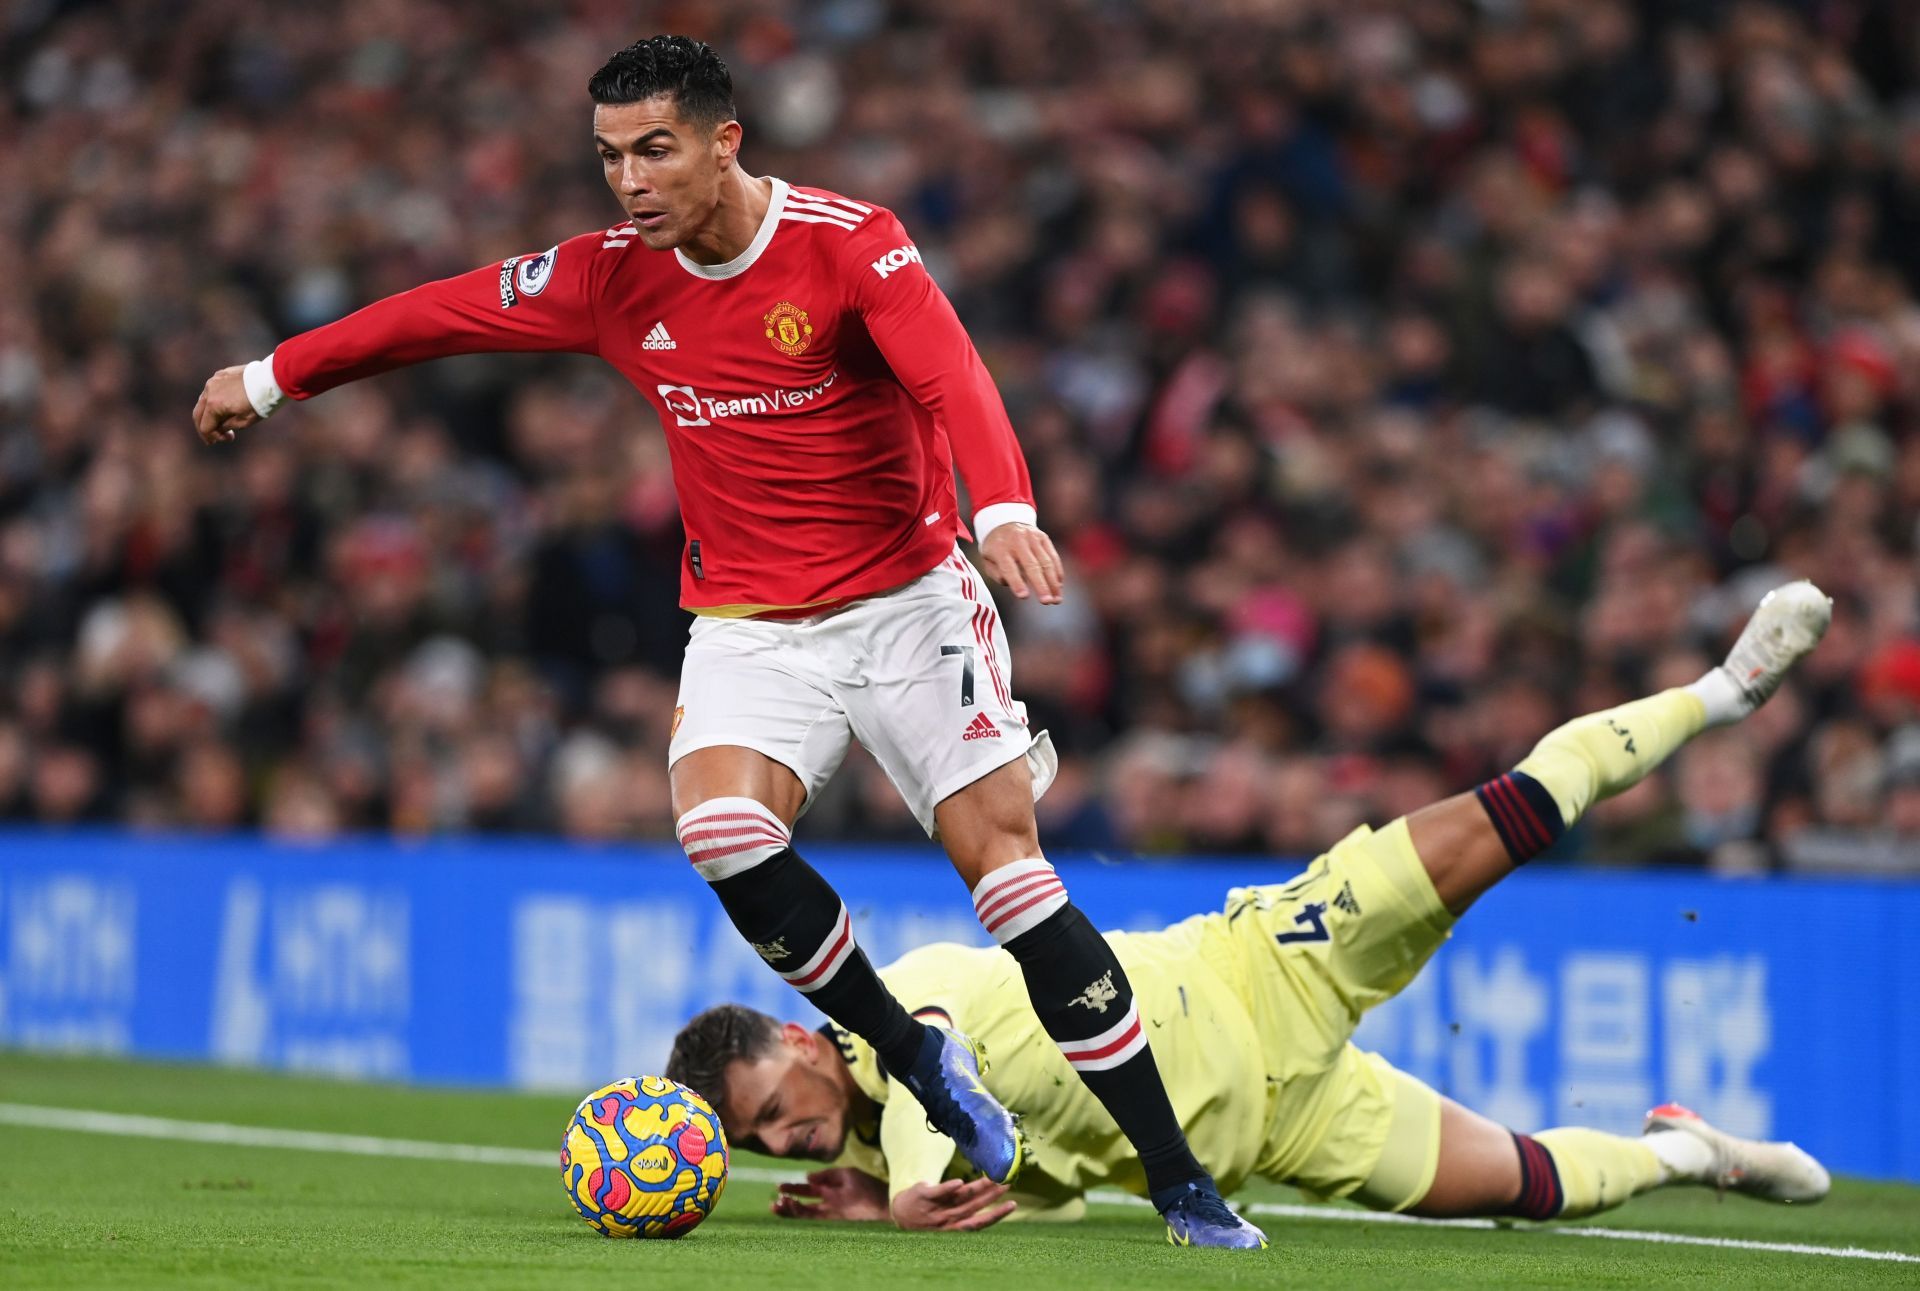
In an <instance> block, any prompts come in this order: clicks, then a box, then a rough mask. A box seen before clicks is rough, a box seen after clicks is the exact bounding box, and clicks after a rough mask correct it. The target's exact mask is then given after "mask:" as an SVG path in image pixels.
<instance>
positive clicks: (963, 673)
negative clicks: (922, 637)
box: [940, 646, 973, 708]
mask: <svg viewBox="0 0 1920 1291" xmlns="http://www.w3.org/2000/svg"><path fill="white" fill-rule="evenodd" d="M940 653H941V655H942V656H945V655H950V654H957V655H960V656H962V657H964V659H965V660H966V662H964V663H963V664H961V665H960V707H962V708H972V707H973V647H972V646H941V647H940Z"/></svg>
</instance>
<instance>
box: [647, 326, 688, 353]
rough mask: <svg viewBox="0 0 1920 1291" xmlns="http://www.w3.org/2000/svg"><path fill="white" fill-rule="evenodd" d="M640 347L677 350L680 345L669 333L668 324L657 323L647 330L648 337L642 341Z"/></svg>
mask: <svg viewBox="0 0 1920 1291" xmlns="http://www.w3.org/2000/svg"><path fill="white" fill-rule="evenodd" d="M640 348H641V349H643V350H677V349H679V348H680V346H679V343H678V342H676V341H675V340H674V339H673V338H672V337H671V336H668V335H667V325H666V324H665V323H655V324H654V325H653V327H652V328H651V329H650V330H649V331H648V332H647V339H645V340H644V341H641V342H640Z"/></svg>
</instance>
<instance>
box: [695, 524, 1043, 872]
mask: <svg viewBox="0 0 1920 1291" xmlns="http://www.w3.org/2000/svg"><path fill="white" fill-rule="evenodd" d="M1010 678H1011V669H1010V668H1009V666H1008V650H1007V634H1006V632H1005V631H1004V630H1003V629H1002V628H1001V626H1000V616H999V615H998V614H997V613H995V611H994V608H993V601H992V599H991V598H990V597H989V596H988V595H987V590H986V587H985V586H984V584H983V582H982V580H981V577H980V575H979V574H977V573H975V572H974V568H973V566H972V565H971V564H969V563H968V561H967V558H966V557H965V556H963V555H961V554H960V549H959V548H958V547H955V548H954V551H953V554H952V555H951V556H949V557H947V558H946V559H945V560H943V561H941V562H940V564H938V565H936V566H935V567H934V568H933V569H931V570H929V571H927V572H926V573H925V574H922V575H921V576H920V577H918V578H916V579H914V580H913V581H912V582H911V583H907V584H906V585H904V586H902V587H896V588H894V589H893V590H892V591H890V592H883V593H881V594H880V595H878V596H868V597H864V598H862V599H861V600H858V601H854V602H852V603H851V604H849V605H843V606H840V607H838V608H836V609H832V610H828V611H826V612H825V613H822V614H816V615H813V616H811V617H808V618H803V619H722V618H698V619H696V620H695V621H694V624H693V632H692V634H691V636H690V638H689V640H688V642H687V654H686V660H685V662H684V663H682V665H681V667H680V707H679V709H678V711H676V712H675V713H674V719H673V720H674V732H673V738H672V740H671V741H670V742H669V744H668V748H667V763H668V765H669V766H671V765H672V764H673V763H675V762H678V761H679V760H680V759H681V758H683V757H685V756H687V754H689V753H692V752H693V751H694V750H695V749H705V748H712V747H714V746H716V745H738V746H740V747H741V748H748V749H752V750H753V751H754V752H756V753H761V754H764V755H766V756H767V757H769V758H772V759H773V760H774V761H775V762H778V763H780V764H782V765H783V766H786V767H787V768H789V769H790V770H792V772H793V773H794V774H795V775H796V776H798V777H800V783H801V785H802V786H803V787H804V788H805V789H806V791H807V801H808V802H809V803H811V802H812V801H813V798H814V795H816V794H817V793H819V791H820V790H821V789H822V788H823V787H824V786H825V785H826V783H827V781H828V780H829V779H831V778H832V776H833V773H834V772H835V771H836V770H838V769H839V767H840V762H841V759H842V758H844V757H845V756H846V753H847V741H848V740H849V739H850V738H851V739H858V740H859V741H860V743H861V744H862V745H863V746H865V748H866V750H867V751H868V752H869V753H871V754H873V757H874V760H875V761H876V762H878V763H879V764H880V767H881V769H882V770H884V771H885V772H886V773H887V777H888V778H889V779H890V780H892V781H893V784H894V787H895V788H897V789H898V790H899V791H900V796H901V797H902V798H904V799H906V803H907V806H908V807H910V808H911V809H912V810H913V814H914V817H915V818H916V819H917V820H919V822H920V827H921V828H922V829H925V830H926V831H927V834H928V836H929V837H931V836H932V835H933V834H934V833H935V830H934V822H933V809H934V808H935V807H936V806H938V805H939V804H940V802H941V801H942V800H943V799H945V798H947V797H949V796H951V795H952V794H954V793H956V792H958V791H959V790H961V789H964V788H966V787H967V786H968V785H970V784H972V783H973V782H974V781H975V780H978V779H979V778H980V777H982V776H984V775H986V774H987V773H988V772H990V771H993V770H996V769H997V768H999V767H1002V766H1005V765H1006V764H1007V763H1009V762H1011V761H1013V760H1014V759H1015V758H1017V757H1021V756H1025V757H1026V758H1027V761H1028V764H1029V765H1030V766H1031V767H1032V769H1033V796H1034V798H1035V799H1038V798H1039V797H1040V795H1041V794H1043V793H1045V792H1046V790H1047V786H1048V785H1050V784H1052V783H1053V776H1054V772H1055V771H1056V770H1057V769H1058V766H1059V763H1058V760H1057V759H1056V758H1055V756H1054V752H1053V745H1052V743H1051V742H1050V741H1049V740H1048V739H1047V735H1046V732H1045V731H1042V732H1040V733H1039V734H1038V736H1035V735H1034V734H1032V733H1031V732H1030V731H1029V730H1028V729H1027V706H1026V705H1025V704H1022V703H1018V702H1017V701H1015V699H1014V698H1013V690H1012V688H1011V685H1010Z"/></svg>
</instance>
